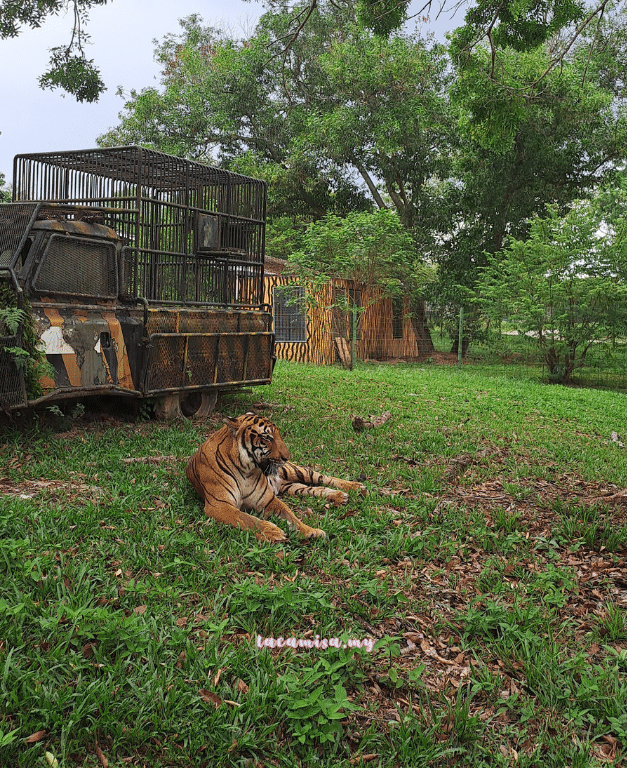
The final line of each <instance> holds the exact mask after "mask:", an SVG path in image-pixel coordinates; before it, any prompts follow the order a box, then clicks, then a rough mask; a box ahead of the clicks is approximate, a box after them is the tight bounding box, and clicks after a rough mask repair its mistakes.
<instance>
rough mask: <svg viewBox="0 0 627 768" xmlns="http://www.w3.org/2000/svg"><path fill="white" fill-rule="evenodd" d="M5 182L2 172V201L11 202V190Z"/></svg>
mask: <svg viewBox="0 0 627 768" xmlns="http://www.w3.org/2000/svg"><path fill="white" fill-rule="evenodd" d="M5 184H6V180H5V178H4V173H0V203H10V202H11V190H10V189H9V188H8V187H6V186H5Z"/></svg>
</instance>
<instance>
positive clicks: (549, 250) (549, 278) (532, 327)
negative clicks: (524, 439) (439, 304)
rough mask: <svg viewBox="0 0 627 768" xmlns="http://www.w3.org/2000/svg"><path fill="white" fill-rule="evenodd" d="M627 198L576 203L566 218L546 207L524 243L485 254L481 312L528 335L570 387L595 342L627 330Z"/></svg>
mask: <svg viewBox="0 0 627 768" xmlns="http://www.w3.org/2000/svg"><path fill="white" fill-rule="evenodd" d="M626 204H627V196H626V195H625V194H624V192H622V191H615V190H613V191H611V192H610V193H607V192H606V193H603V194H600V195H598V196H597V197H595V198H594V199H593V200H580V201H576V202H575V203H574V204H573V206H572V207H571V209H570V210H569V211H568V213H566V214H565V215H564V216H561V215H560V212H559V210H558V207H557V206H555V205H551V206H548V207H547V210H546V214H545V215H544V216H543V217H540V216H534V218H533V219H532V221H531V222H530V232H529V236H528V238H527V239H526V240H524V241H523V240H518V239H515V238H512V239H511V240H510V241H509V242H508V245H507V247H506V248H505V249H504V251H503V253H502V254H500V255H499V256H498V257H497V256H494V255H492V256H490V257H489V258H488V265H487V267H486V268H485V270H484V271H483V276H482V279H481V281H480V283H479V294H480V297H481V301H482V302H483V308H484V310H485V311H486V312H487V313H488V314H489V315H490V316H491V317H493V318H494V319H496V320H498V321H500V320H502V319H504V318H507V322H508V323H509V324H511V325H513V326H514V327H515V328H517V329H518V332H519V333H523V334H528V335H531V336H532V337H533V338H534V339H535V340H536V342H537V344H538V346H539V347H540V349H541V350H542V354H543V357H544V361H545V363H546V365H547V368H548V369H549V373H550V376H551V378H552V379H553V380H554V381H558V382H560V383H563V384H566V383H568V382H569V381H570V378H571V376H572V374H573V372H574V371H575V370H576V369H577V368H578V367H581V366H582V365H583V364H584V362H585V359H586V355H587V353H588V350H589V349H590V347H591V346H592V345H593V344H607V343H608V342H611V341H613V340H614V339H615V337H616V335H618V334H620V333H623V334H624V333H625V331H626V330H627V281H626V278H627V226H626V225H625V212H626V211H625V208H626Z"/></svg>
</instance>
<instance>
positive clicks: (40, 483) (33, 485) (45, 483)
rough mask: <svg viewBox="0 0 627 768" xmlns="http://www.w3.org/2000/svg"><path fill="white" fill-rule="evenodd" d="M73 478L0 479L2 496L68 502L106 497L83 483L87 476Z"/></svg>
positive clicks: (92, 486) (96, 488)
mask: <svg viewBox="0 0 627 768" xmlns="http://www.w3.org/2000/svg"><path fill="white" fill-rule="evenodd" d="M80 477H81V479H77V476H74V477H71V478H70V479H69V480H21V481H19V482H17V481H14V480H9V478H7V477H0V496H12V497H15V498H20V499H32V498H34V497H35V496H38V495H42V496H44V495H45V496H46V497H53V498H61V497H63V498H64V499H67V500H68V501H71V502H75V501H82V502H83V503H85V504H86V503H87V502H89V501H96V500H99V499H101V498H102V497H103V496H104V495H105V491H104V490H103V489H102V488H99V487H98V486H96V485H87V484H86V483H84V482H83V481H82V478H86V475H81V476H80Z"/></svg>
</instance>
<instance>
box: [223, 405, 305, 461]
mask: <svg viewBox="0 0 627 768" xmlns="http://www.w3.org/2000/svg"><path fill="white" fill-rule="evenodd" d="M225 423H226V425H227V426H228V427H229V429H230V431H231V434H233V436H234V437H235V439H236V441H237V444H238V448H239V453H240V458H241V459H242V463H245V464H251V463H252V464H255V465H256V466H257V467H259V469H261V471H262V472H263V473H264V474H266V475H273V474H275V473H276V470H277V467H280V466H281V465H282V464H284V463H285V462H286V461H288V460H289V458H290V453H289V450H288V448H287V446H286V445H285V443H284V442H283V438H282V437H281V433H280V432H279V429H278V427H277V426H276V425H275V424H273V423H272V422H271V421H269V420H268V419H264V418H263V416H257V415H256V414H254V413H245V414H244V415H243V416H238V417H237V418H236V419H225Z"/></svg>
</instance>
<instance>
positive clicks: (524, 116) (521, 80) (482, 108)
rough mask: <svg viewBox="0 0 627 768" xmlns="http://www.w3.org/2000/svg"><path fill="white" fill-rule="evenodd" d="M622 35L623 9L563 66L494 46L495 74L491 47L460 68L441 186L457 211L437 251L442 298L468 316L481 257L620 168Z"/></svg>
mask: <svg viewBox="0 0 627 768" xmlns="http://www.w3.org/2000/svg"><path fill="white" fill-rule="evenodd" d="M624 41H625V31H624V14H623V15H621V16H619V17H618V18H608V19H606V20H605V21H604V23H603V24H602V25H601V26H600V27H599V29H598V30H597V31H596V38H595V41H588V40H587V39H585V38H584V37H583V36H582V38H581V40H580V43H579V44H577V45H576V46H575V47H574V48H573V49H572V50H571V52H570V54H569V57H568V59H567V60H565V61H564V62H563V66H562V68H561V70H560V71H558V70H555V69H554V70H552V71H550V72H548V73H547V67H549V65H550V62H551V49H550V46H547V45H540V46H539V47H537V48H536V49H533V50H529V51H522V52H521V51H517V50H515V49H514V48H508V49H506V50H503V51H501V52H499V54H498V56H497V60H496V64H497V67H498V71H499V77H498V79H496V80H495V79H492V78H491V77H490V62H491V56H492V52H491V51H490V49H489V47H487V46H484V47H477V48H476V49H475V50H474V51H473V53H472V56H469V57H468V58H467V59H466V60H465V62H464V65H463V67H460V68H459V69H458V70H457V77H456V78H455V80H454V85H453V88H452V89H451V97H452V100H453V102H454V104H455V105H456V106H457V108H458V109H459V114H460V123H459V124H460V136H459V141H460V143H459V145H458V147H456V152H455V156H454V171H453V174H452V179H453V182H452V183H451V184H450V185H449V186H448V188H447V192H446V199H447V210H448V211H450V212H454V216H453V218H452V219H451V227H450V236H449V237H447V238H445V239H444V240H443V246H442V249H441V251H440V254H439V256H438V263H439V266H440V271H439V275H440V284H439V286H438V289H439V290H438V293H439V297H440V300H441V301H443V302H447V301H448V302H450V303H462V304H465V306H466V308H467V310H468V313H467V314H468V316H472V314H471V313H472V311H473V307H472V303H471V302H470V301H469V298H468V297H470V296H472V291H473V286H474V282H475V280H476V279H477V277H478V275H479V270H480V268H481V267H482V266H484V265H485V263H486V258H487V255H491V256H493V257H494V256H496V254H498V253H499V251H500V250H501V249H502V247H503V244H504V242H505V240H506V238H507V237H508V236H513V237H515V238H517V239H519V240H524V239H525V238H526V237H527V235H528V232H529V220H530V219H531V218H532V217H533V216H534V215H536V214H538V215H540V214H543V213H544V210H545V206H546V204H553V205H556V206H557V207H558V210H559V211H561V212H562V213H564V212H566V211H567V210H568V208H569V206H570V205H571V203H572V201H573V200H576V199H578V198H582V197H586V196H589V195H590V194H592V193H593V192H594V190H595V189H596V188H597V187H598V185H599V184H600V183H602V182H603V181H604V180H609V179H611V178H612V177H613V176H614V175H615V174H616V168H617V167H620V165H621V163H622V162H623V161H624V158H625V154H626V147H627V119H626V118H627V116H626V113H625V105H624V98H623V81H622V79H623V77H624V70H621V68H620V62H621V60H622V59H621V56H619V55H618V52H619V51H621V50H622V52H623V53H622V57H624V55H625V53H624V51H625V48H624ZM592 43H593V44H592ZM590 44H592V47H590ZM615 62H618V64H616V63H615ZM619 71H620V72H622V74H619ZM540 77H542V85H541V87H538V88H537V90H536V91H534V92H529V91H528V90H527V84H528V83H529V82H531V81H533V80H534V79H535V80H537V79H538V78H540ZM474 311H475V312H476V308H475V310H474Z"/></svg>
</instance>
